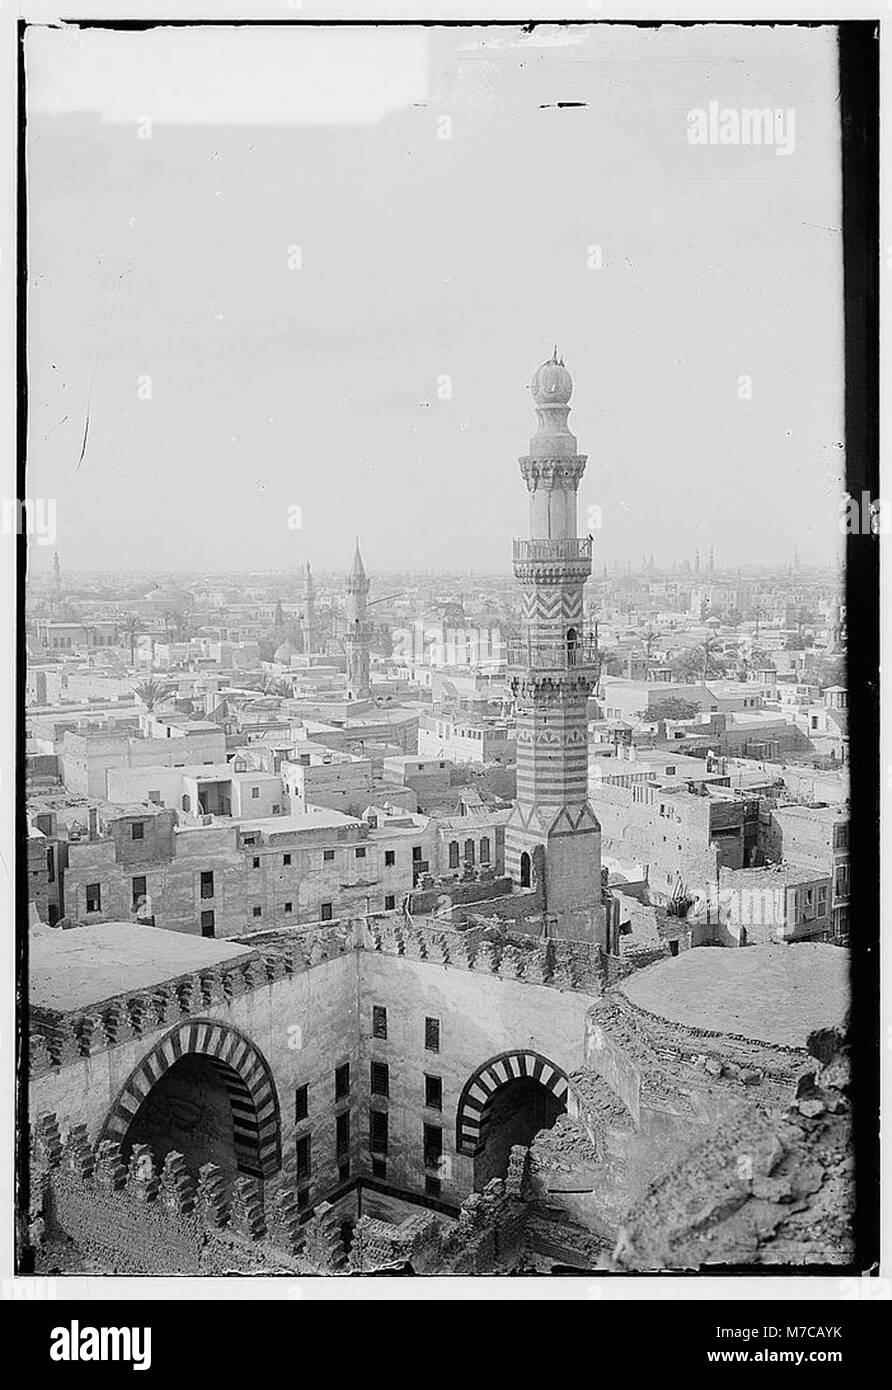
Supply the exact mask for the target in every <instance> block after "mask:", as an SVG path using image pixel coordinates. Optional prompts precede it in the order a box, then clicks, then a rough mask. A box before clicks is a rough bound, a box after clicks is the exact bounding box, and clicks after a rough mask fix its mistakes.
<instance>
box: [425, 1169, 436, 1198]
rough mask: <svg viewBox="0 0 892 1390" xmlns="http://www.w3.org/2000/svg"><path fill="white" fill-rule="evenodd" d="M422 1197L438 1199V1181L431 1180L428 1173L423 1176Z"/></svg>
mask: <svg viewBox="0 0 892 1390" xmlns="http://www.w3.org/2000/svg"><path fill="white" fill-rule="evenodd" d="M424 1195H425V1197H439V1195H440V1179H439V1178H432V1177H431V1175H430V1173H425V1175H424Z"/></svg>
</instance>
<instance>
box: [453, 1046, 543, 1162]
mask: <svg viewBox="0 0 892 1390" xmlns="http://www.w3.org/2000/svg"><path fill="white" fill-rule="evenodd" d="M522 1077H530V1078H531V1079H532V1080H533V1081H538V1082H540V1083H541V1085H543V1086H547V1087H548V1089H549V1091H552V1092H553V1094H554V1095H555V1097H556V1098H557V1099H558V1100H559V1101H561V1103H562V1104H563V1103H565V1099H566V1095H567V1077H566V1073H565V1072H562V1071H561V1069H560V1067H556V1066H555V1064H554V1062H549V1060H548V1058H547V1057H541V1056H540V1055H539V1053H538V1052H502V1053H501V1054H500V1055H499V1056H498V1057H493V1058H491V1060H490V1061H488V1062H487V1063H485V1065H484V1066H482V1067H478V1069H477V1071H475V1072H474V1075H473V1076H472V1077H471V1079H470V1081H468V1082H467V1084H466V1085H465V1088H464V1090H463V1091H462V1093H461V1096H460V1098H459V1102H458V1114H457V1116H456V1122H455V1129H456V1134H455V1146H456V1150H457V1152H458V1153H463V1154H471V1155H474V1154H478V1153H479V1152H480V1150H481V1149H482V1148H483V1147H484V1146H485V1144H486V1127H487V1124H488V1122H489V1115H490V1105H489V1103H490V1101H491V1100H492V1098H493V1096H494V1095H495V1093H496V1091H497V1090H498V1089H499V1087H500V1086H505V1085H507V1084H508V1082H509V1081H518V1080H520V1079H521V1078H522Z"/></svg>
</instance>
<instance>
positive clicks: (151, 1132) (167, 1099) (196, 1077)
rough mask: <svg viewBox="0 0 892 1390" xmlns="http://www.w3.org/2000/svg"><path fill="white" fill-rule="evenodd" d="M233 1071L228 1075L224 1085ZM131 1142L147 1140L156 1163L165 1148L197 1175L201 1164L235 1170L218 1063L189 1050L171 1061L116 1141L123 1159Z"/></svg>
mask: <svg viewBox="0 0 892 1390" xmlns="http://www.w3.org/2000/svg"><path fill="white" fill-rule="evenodd" d="M233 1079H235V1074H234V1073H233V1074H232V1078H230V1084H231V1083H232V1080H233ZM134 1144H148V1146H149V1148H150V1149H151V1150H152V1153H153V1154H154V1155H155V1159H156V1161H157V1162H160V1161H161V1159H162V1158H163V1157H164V1156H165V1154H168V1153H170V1151H171V1149H176V1151H177V1152H178V1153H181V1154H182V1155H183V1157H184V1159H185V1160H186V1167H187V1168H189V1169H190V1171H191V1172H192V1173H193V1174H195V1175H196V1176H197V1174H198V1170H199V1168H201V1166H202V1164H204V1163H216V1164H218V1165H219V1167H220V1168H221V1169H222V1170H223V1173H224V1174H225V1176H226V1177H227V1178H233V1177H235V1176H236V1174H237V1173H238V1172H239V1158H238V1153H237V1151H236V1143H235V1127H234V1124H233V1115H232V1102H231V1100H230V1096H229V1091H228V1089H227V1080H226V1078H225V1076H224V1074H223V1070H222V1068H218V1067H217V1065H216V1064H215V1063H214V1062H213V1061H211V1059H210V1058H209V1057H203V1056H201V1055H200V1054H196V1053H191V1054H189V1055H188V1056H186V1057H181V1058H180V1059H179V1061H177V1062H174V1064H173V1066H172V1067H170V1068H169V1069H168V1071H166V1072H165V1073H164V1075H163V1076H162V1077H161V1079H160V1081H158V1082H156V1084H155V1085H154V1086H153V1087H152V1089H151V1090H150V1091H149V1094H148V1095H147V1096H146V1098H145V1100H144V1101H143V1103H142V1105H141V1106H140V1107H139V1109H138V1110H137V1112H136V1114H135V1115H134V1117H133V1119H132V1121H131V1123H130V1126H129V1128H128V1129H127V1132H126V1134H125V1135H124V1140H123V1143H122V1145H121V1148H122V1151H123V1155H124V1159H125V1162H126V1161H128V1160H129V1158H130V1153H131V1150H132V1148H133V1145H134Z"/></svg>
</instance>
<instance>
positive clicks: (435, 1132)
mask: <svg viewBox="0 0 892 1390" xmlns="http://www.w3.org/2000/svg"><path fill="white" fill-rule="evenodd" d="M442 1157H443V1131H442V1129H441V1128H440V1126H439V1125H425V1126H424V1166H425V1168H439V1166H440V1159H441V1158H442Z"/></svg>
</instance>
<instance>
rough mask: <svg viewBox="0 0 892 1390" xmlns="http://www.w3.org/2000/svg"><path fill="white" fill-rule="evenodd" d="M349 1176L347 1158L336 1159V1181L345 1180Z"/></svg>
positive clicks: (348, 1161)
mask: <svg viewBox="0 0 892 1390" xmlns="http://www.w3.org/2000/svg"><path fill="white" fill-rule="evenodd" d="M349 1176H350V1160H349V1158H339V1159H338V1182H346V1181H347V1179H348V1178H349Z"/></svg>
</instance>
